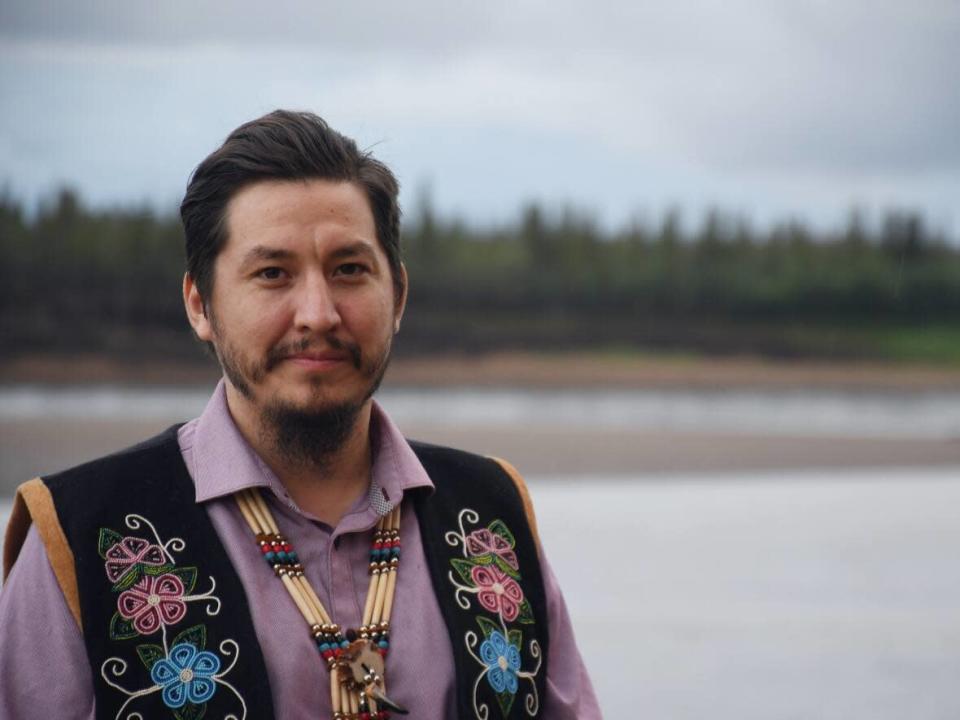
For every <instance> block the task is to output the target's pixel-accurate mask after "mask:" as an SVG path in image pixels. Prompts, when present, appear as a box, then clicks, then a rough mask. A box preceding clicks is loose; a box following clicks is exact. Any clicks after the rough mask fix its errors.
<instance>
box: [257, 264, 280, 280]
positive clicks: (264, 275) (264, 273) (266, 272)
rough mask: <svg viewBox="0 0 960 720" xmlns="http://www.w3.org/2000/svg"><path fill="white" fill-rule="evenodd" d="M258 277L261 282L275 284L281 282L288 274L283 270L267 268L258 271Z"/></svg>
mask: <svg viewBox="0 0 960 720" xmlns="http://www.w3.org/2000/svg"><path fill="white" fill-rule="evenodd" d="M256 275H257V277H258V278H260V279H261V280H268V281H271V282H273V281H276V280H281V279H282V278H283V277H284V276H285V275H286V272H285V271H284V269H283V268H278V267H265V268H262V269H260V270H257V273H256Z"/></svg>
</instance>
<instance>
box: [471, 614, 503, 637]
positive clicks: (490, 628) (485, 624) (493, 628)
mask: <svg viewBox="0 0 960 720" xmlns="http://www.w3.org/2000/svg"><path fill="white" fill-rule="evenodd" d="M477 624H478V625H479V626H480V629H481V630H482V631H483V637H484V639H489V638H490V635H491V634H493V633H495V632H500V626H499V625H498V624H497V623H495V622H494V621H493V620H491V619H490V618H488V617H484V616H483V615H478V616H477Z"/></svg>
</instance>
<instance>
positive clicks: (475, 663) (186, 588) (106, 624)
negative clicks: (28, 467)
mask: <svg viewBox="0 0 960 720" xmlns="http://www.w3.org/2000/svg"><path fill="white" fill-rule="evenodd" d="M411 446H412V447H413V449H414V452H416V454H417V456H418V458H419V459H420V462H421V463H422V464H423V466H424V468H425V469H426V471H427V473H428V474H429V476H430V478H431V480H432V481H433V483H434V485H435V488H436V490H435V492H433V493H432V494H429V493H426V492H417V493H416V495H415V498H414V507H415V509H416V514H417V518H418V521H419V523H420V534H421V537H422V538H423V544H424V553H425V556H426V558H427V562H428V565H429V568H430V574H431V579H432V581H433V588H434V592H435V593H436V596H437V599H438V602H439V605H440V609H441V611H442V613H443V616H444V619H445V621H446V625H447V628H448V631H449V633H450V640H451V645H452V648H453V656H454V660H455V666H456V667H455V670H456V685H457V698H458V699H457V712H458V717H460V718H486V717H489V718H497V717H504V718H528V717H536V716H538V715H539V713H540V708H541V705H542V699H543V697H544V691H545V687H546V670H547V668H546V658H547V652H548V635H547V608H546V596H545V592H544V586H543V577H542V574H541V569H540V564H539V561H538V547H537V542H536V539H535V538H534V535H533V531H532V530H531V528H530V525H529V523H528V522H527V517H526V515H525V512H524V507H523V502H522V497H521V495H520V493H519V491H518V488H517V486H516V485H515V483H514V481H513V480H512V479H511V478H510V477H509V475H508V474H507V473H506V472H505V471H504V470H503V468H502V467H501V466H500V465H499V464H498V463H497V462H496V461H494V460H491V459H489V458H484V457H480V456H477V455H472V454H469V453H465V452H461V451H458V450H451V449H448V448H441V447H436V446H431V445H425V444H421V443H411ZM43 482H44V483H45V484H46V486H47V487H48V488H49V490H50V493H51V495H52V497H53V501H54V505H55V508H56V512H57V516H58V518H59V521H60V525H61V527H62V528H63V531H64V534H65V535H66V538H67V541H68V543H69V545H70V547H71V549H72V551H73V554H74V559H75V565H76V575H77V585H78V589H79V596H80V615H81V619H82V624H83V635H84V642H85V643H86V648H87V654H88V656H89V659H90V664H91V670H92V675H93V680H94V687H95V695H96V706H97V717H98V718H104V719H108V720H114V718H116V717H118V716H119V717H123V718H126V717H127V716H128V715H130V714H132V713H140V715H141V717H143V718H151V719H152V718H164V717H172V718H176V719H177V720H196V719H198V718H200V717H201V716H202V717H204V718H210V719H215V720H219V719H220V718H227V717H230V716H231V715H232V716H234V717H235V718H237V719H238V720H239V719H240V718H243V717H244V715H245V716H246V718H247V720H264V719H269V718H273V717H274V715H273V703H272V697H271V694H270V688H269V683H268V681H267V674H266V669H265V665H264V659H263V656H262V653H261V651H260V647H259V644H258V643H257V639H256V634H255V632H254V629H253V622H252V620H251V617H250V611H249V608H248V606H247V602H246V596H245V594H244V591H243V586H242V584H241V583H240V579H239V577H238V576H237V574H236V572H235V570H234V569H233V566H232V564H231V563H230V560H229V558H228V556H227V553H226V551H225V550H224V548H223V545H222V544H221V542H220V538H219V536H218V535H217V533H216V531H215V530H214V527H213V525H212V524H211V522H210V519H209V517H208V515H207V512H206V510H205V509H204V507H203V505H200V504H197V503H196V501H195V488H194V484H193V481H192V479H191V478H190V475H189V473H188V472H187V469H186V466H185V465H184V463H183V459H182V456H181V454H180V449H179V446H178V443H177V435H176V428H171V429H169V430H167V431H166V432H164V433H162V434H161V435H158V436H157V437H155V438H152V439H151V440H148V441H146V442H144V443H142V444H140V445H137V446H135V447H133V448H130V449H128V450H125V451H123V452H120V453H118V454H116V455H111V456H109V457H105V458H101V459H99V460H95V461H93V462H91V463H88V464H86V465H82V466H80V467H77V468H74V469H72V470H67V471H65V472H62V473H59V474H56V475H53V476H50V477H47V478H43ZM210 576H213V577H214V578H215V579H216V587H215V589H212V588H211V586H210V582H209V578H210ZM494 585H496V588H495V590H496V591H495V592H494V590H493V589H491V588H493V587H494ZM164 637H165V639H166V642H165V643H164V642H163V638H164ZM399 652H401V653H402V648H401V649H400V650H399ZM318 662H320V659H319V657H318ZM121 711H122V712H121ZM438 712H439V709H438ZM134 717H136V715H134Z"/></svg>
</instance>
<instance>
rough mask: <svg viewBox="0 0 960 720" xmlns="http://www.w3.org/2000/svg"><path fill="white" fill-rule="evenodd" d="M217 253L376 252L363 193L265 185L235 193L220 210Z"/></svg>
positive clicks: (336, 184)
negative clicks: (339, 248)
mask: <svg viewBox="0 0 960 720" xmlns="http://www.w3.org/2000/svg"><path fill="white" fill-rule="evenodd" d="M226 229H227V240H226V244H225V245H224V247H223V248H222V249H221V252H230V251H232V250H239V249H242V248H243V247H246V246H248V245H250V244H253V243H264V242H278V243H294V242H298V241H306V240H322V241H331V240H337V239H342V240H350V241H357V240H365V241H368V242H370V243H372V244H373V245H374V246H375V247H376V248H377V249H380V248H379V243H378V242H377V232H376V223H375V222H374V219H373V212H372V211H371V209H370V203H369V201H368V200H367V197H366V195H365V194H364V192H363V190H362V189H361V188H360V187H358V186H357V185H355V184H354V183H351V182H345V181H331V180H265V181H261V182H257V183H253V184H252V185H248V186H246V187H244V188H243V189H241V190H240V191H239V192H238V193H237V194H236V195H234V196H233V198H231V199H230V202H229V203H228V204H227V208H226Z"/></svg>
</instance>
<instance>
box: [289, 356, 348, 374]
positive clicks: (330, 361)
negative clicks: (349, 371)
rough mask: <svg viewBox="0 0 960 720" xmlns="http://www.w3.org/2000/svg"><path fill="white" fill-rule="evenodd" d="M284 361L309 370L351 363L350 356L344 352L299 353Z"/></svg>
mask: <svg viewBox="0 0 960 720" xmlns="http://www.w3.org/2000/svg"><path fill="white" fill-rule="evenodd" d="M284 359H285V360H286V361H288V362H291V363H293V364H294V365H299V366H301V367H304V368H307V369H311V370H324V369H328V368H333V367H336V366H338V365H342V364H343V363H349V362H350V355H349V354H347V353H343V352H299V353H294V354H292V355H287V356H286V358H284Z"/></svg>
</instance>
